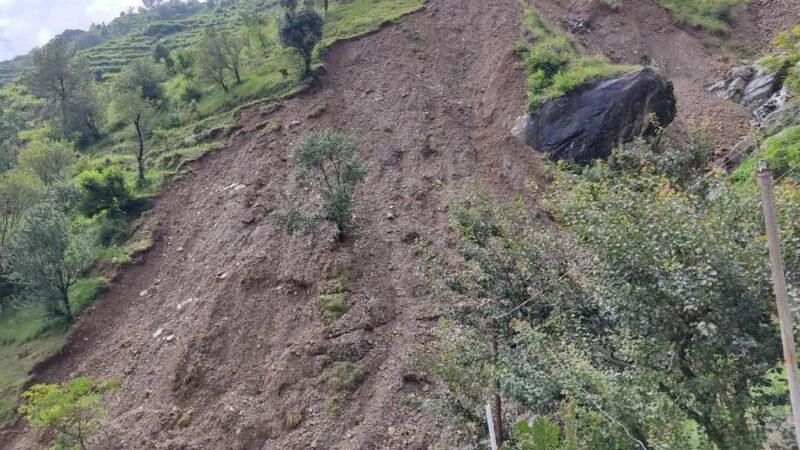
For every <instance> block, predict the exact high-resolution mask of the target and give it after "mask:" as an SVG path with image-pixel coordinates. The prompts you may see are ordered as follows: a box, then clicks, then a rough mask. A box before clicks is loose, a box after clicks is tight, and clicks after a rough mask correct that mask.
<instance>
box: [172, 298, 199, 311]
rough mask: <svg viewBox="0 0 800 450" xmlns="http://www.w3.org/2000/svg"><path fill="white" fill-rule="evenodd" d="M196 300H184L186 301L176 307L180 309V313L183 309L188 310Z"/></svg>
mask: <svg viewBox="0 0 800 450" xmlns="http://www.w3.org/2000/svg"><path fill="white" fill-rule="evenodd" d="M194 300H195V299H193V298H190V299H187V300H184V301H182V302H180V303H178V306H176V308H177V309H178V311H181V310H182V309H183V308H186V307H187V306H189V304H191V303H192V302H194Z"/></svg>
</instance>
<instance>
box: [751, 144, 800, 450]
mask: <svg viewBox="0 0 800 450" xmlns="http://www.w3.org/2000/svg"><path fill="white" fill-rule="evenodd" d="M758 183H759V185H761V197H762V203H763V208H764V223H765V225H766V228H767V241H768V243H769V257H770V262H771V263H772V285H773V288H774V290H775V301H776V302H777V304H778V321H779V323H780V327H781V340H782V341H783V359H784V360H785V361H786V378H787V380H788V381H789V397H790V399H791V401H792V418H793V420H794V432H795V440H796V441H797V445H798V447H800V383H798V377H797V354H796V352H795V348H794V328H793V326H792V316H791V312H790V311H789V301H788V296H787V294H786V278H785V275H784V273H783V255H782V254H781V240H780V234H779V231H778V223H777V219H776V216H775V201H774V199H773V197H772V174H771V173H770V171H769V168H768V167H767V162H766V160H764V159H762V160H760V161H759V162H758Z"/></svg>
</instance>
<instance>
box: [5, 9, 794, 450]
mask: <svg viewBox="0 0 800 450" xmlns="http://www.w3.org/2000/svg"><path fill="white" fill-rule="evenodd" d="M563 3H565V2H559V1H556V0H553V1H549V0H534V1H532V4H533V5H535V6H536V7H537V8H538V9H539V10H540V11H542V12H543V13H544V14H545V16H546V17H547V18H548V19H549V20H550V21H551V23H554V24H557V25H559V24H563V25H565V28H566V29H567V30H568V29H569V23H570V21H572V20H573V19H574V18H575V17H577V16H580V17H585V18H586V21H587V22H589V23H591V27H589V28H588V29H586V30H583V31H581V32H577V31H576V34H575V36H576V38H577V40H578V41H579V42H581V43H582V44H583V45H585V46H586V48H587V49H588V50H590V51H594V52H602V53H604V54H606V55H607V56H608V57H609V58H610V59H612V60H615V61H621V62H626V63H633V64H646V65H649V64H652V65H654V66H656V67H657V68H659V69H661V70H662V71H663V72H664V74H665V75H666V76H667V77H668V78H670V79H671V80H672V81H673V82H674V84H675V90H676V97H677V99H678V119H677V122H676V123H675V124H674V125H672V127H671V128H670V130H671V132H674V133H675V134H677V135H680V134H682V133H683V134H685V133H688V132H689V131H691V129H693V128H695V127H709V128H710V130H711V134H712V136H713V138H714V139H715V140H716V141H717V142H718V144H719V146H720V147H730V146H732V145H733V144H735V143H736V142H737V141H738V139H739V138H740V137H741V136H743V135H746V134H747V133H748V132H749V127H750V120H751V118H750V115H749V113H748V112H747V111H745V110H744V109H743V108H741V107H739V106H738V105H736V104H734V103H732V102H727V101H724V100H721V99H718V98H715V97H713V96H711V95H710V94H708V93H706V92H705V91H704V86H705V85H706V84H707V83H709V82H710V81H713V80H715V79H716V78H718V77H720V76H721V74H722V73H724V72H725V71H726V70H727V69H728V64H727V63H726V61H724V60H722V59H720V58H718V57H717V56H716V55H714V54H713V53H712V52H711V51H709V50H708V49H707V48H706V47H705V46H704V45H703V43H702V42H701V40H700V38H699V37H698V36H697V35H696V34H697V33H691V32H688V31H685V30H682V29H680V28H676V27H675V25H673V23H672V20H671V19H670V17H669V16H668V15H667V14H666V13H665V12H664V11H663V10H661V9H660V8H657V7H655V6H654V5H652V4H651V3H650V2H648V1H645V0H636V1H633V0H632V1H630V2H627V3H629V6H628V7H626V8H623V9H621V10H619V11H616V12H614V11H610V10H608V9H606V8H604V7H600V6H598V5H592V6H591V7H586V6H585V5H586V4H587V2H574V3H575V5H572V6H571V7H567V6H565V5H564V4H563ZM778 3H779V2H778ZM772 6H775V7H776V8H778V6H776V5H772ZM780 7H781V8H784V11H785V12H787V13H788V14H795V16H796V12H797V10H796V9H794V8H793V6H792V5H791V4H790V2H786V3H785V5H784V6H780ZM753 8H754V9H753V11H756V12H757V11H759V10H758V6H754V7H753ZM771 11H772V13H771V14H772V16H775V15H776V14H775V13H774V11H775V10H774V9H772V10H771ZM772 16H771V17H772ZM641 17H646V18H647V19H646V20H644V21H643V20H640V18H641ZM759 17H760V16H759ZM787 20H788V19H787ZM521 21H522V10H521V6H520V5H519V4H518V3H517V2H514V1H508V0H482V1H463V0H430V1H429V3H428V5H427V6H426V7H425V8H424V9H423V10H421V11H419V12H417V13H414V14H412V15H410V16H408V17H406V18H405V19H404V20H403V21H402V22H400V23H397V24H394V25H390V26H386V27H384V28H383V29H381V30H380V31H378V32H376V33H374V34H372V35H370V36H367V37H364V38H361V39H357V40H353V41H349V42H345V43H341V44H337V45H335V46H334V47H332V48H331V49H330V50H329V52H328V54H327V56H326V68H325V71H324V73H323V74H321V76H320V78H319V81H318V82H317V83H316V84H315V85H314V86H312V88H310V89H309V90H307V91H306V92H303V93H301V94H299V95H297V96H295V97H293V98H290V99H286V100H284V101H282V102H280V103H279V104H278V106H277V107H272V106H270V105H269V104H261V105H255V106H252V107H249V108H247V109H245V110H243V111H242V112H241V114H239V116H238V118H237V120H238V123H237V131H236V132H235V133H234V134H233V135H232V136H231V137H230V138H229V140H228V141H227V143H226V146H225V149H223V150H220V151H217V152H214V153H212V154H209V155H207V156H205V157H204V158H202V159H201V160H199V161H198V162H196V163H194V164H192V165H191V166H190V167H189V168H188V169H187V170H186V171H185V173H184V174H183V175H182V176H181V177H180V178H179V179H178V180H176V181H174V182H173V183H172V184H171V186H170V187H168V188H167V189H166V190H165V191H163V192H162V193H161V194H160V195H159V196H158V197H157V200H156V202H155V206H154V208H153V209H152V210H151V211H150V212H149V213H148V214H147V216H146V217H145V218H144V219H143V220H142V223H141V224H140V225H139V227H140V228H142V229H147V230H151V231H152V232H153V233H154V236H155V243H154V246H153V248H152V249H151V250H149V251H148V252H146V253H145V254H144V255H142V256H141V257H140V260H139V261H137V262H136V263H135V264H132V265H129V266H127V267H125V268H124V269H123V270H122V272H121V273H120V275H119V276H118V278H117V279H116V280H115V281H114V282H113V283H112V284H111V286H110V288H109V290H108V291H107V292H106V293H105V294H104V295H103V296H102V297H101V298H100V299H99V300H98V301H97V302H96V303H95V304H94V306H92V307H91V308H90V310H89V311H88V312H87V313H86V315H85V316H84V317H83V318H82V319H81V320H80V322H79V323H78V324H77V325H76V326H75V328H74V329H73V331H72V333H71V336H70V340H69V345H68V346H67V348H66V349H65V350H64V351H63V352H62V353H61V354H60V355H58V356H56V357H54V358H52V359H51V360H49V361H47V362H46V363H45V364H42V365H41V366H40V367H38V368H37V369H36V372H35V374H34V375H35V379H36V380H37V381H58V380H63V379H66V378H70V377H74V376H76V375H89V376H92V377H95V378H98V379H111V378H114V379H118V380H120V382H121V387H120V389H119V390H117V391H116V392H114V393H113V394H112V395H111V396H110V399H109V403H108V417H107V419H106V421H105V423H104V424H103V426H102V427H101V429H100V431H98V432H97V433H96V436H95V439H96V443H97V445H99V446H107V447H108V448H119V447H124V448H165V449H166V448H169V449H181V448H248V449H249V448H263V449H284V448H298V449H299V448H320V449H322V448H337V449H362V448H363V449H371V448H428V447H431V446H435V445H437V444H442V443H443V442H445V441H444V440H443V439H444V436H443V434H442V433H441V430H442V429H444V428H445V425H444V424H443V423H441V422H439V419H438V418H437V417H434V415H433V414H432V413H431V411H430V410H428V409H426V408H424V407H422V406H420V405H418V404H416V403H414V402H412V401H410V400H409V399H410V395H411V394H419V395H424V394H426V393H429V392H434V391H436V390H437V389H438V387H437V385H436V384H435V383H434V380H430V379H427V378H425V377H424V376H422V375H421V374H420V373H419V372H418V371H417V370H416V369H415V355H416V354H417V352H418V349H419V348H420V347H422V348H425V347H426V346H430V345H432V343H433V341H434V329H435V327H436V322H437V320H438V318H439V316H440V312H439V306H440V299H439V298H437V297H435V296H433V295H432V294H430V293H429V289H428V286H427V284H426V282H425V280H424V276H423V268H422V267H421V266H422V261H421V258H420V255H419V254H418V252H417V249H416V248H415V247H414V246H413V245H412V244H413V243H414V241H415V240H416V239H417V238H423V239H426V240H430V241H432V242H433V243H434V244H435V245H437V246H439V247H442V248H447V247H451V248H452V247H453V246H454V241H453V239H454V236H453V234H452V233H451V232H450V230H449V229H448V218H447V215H446V211H445V207H444V204H445V200H446V197H447V195H449V194H450V193H453V194H454V195H455V196H460V195H462V194H463V193H464V192H466V191H467V190H468V189H470V188H473V187H479V188H487V189H488V190H489V191H490V192H491V193H492V194H493V195H494V196H495V197H496V198H505V199H511V198H515V197H521V198H523V199H524V201H525V202H526V204H527V205H528V206H530V207H532V208H535V206H536V202H537V200H538V197H537V193H536V192H537V190H536V189H532V188H531V187H532V186H540V187H543V186H544V185H545V184H546V180H545V177H544V174H543V168H542V163H541V161H540V159H539V156H537V155H536V154H535V152H533V151H532V150H531V149H529V148H527V147H525V146H523V145H522V144H520V143H519V142H518V141H517V140H515V139H514V138H512V136H511V135H510V133H509V128H510V125H511V123H512V122H513V121H514V119H515V118H516V117H518V116H519V115H520V114H521V113H522V112H523V111H524V110H525V98H524V91H525V87H524V83H525V75H524V73H523V69H522V67H521V64H520V62H519V61H518V60H517V58H516V57H515V56H514V55H513V54H512V53H511V49H512V47H513V45H514V43H515V42H517V41H518V40H519V39H521V38H522V37H523V36H522V24H521ZM573 23H574V22H573ZM621 30H622V31H621ZM568 31H569V30H568ZM573 31H575V30H573ZM769 37H770V36H763V37H761V38H760V39H761V40H760V41H759V42H760V43H762V44H763V43H764V42H766V41H767V39H768V38H769ZM764 45H765V44H764ZM326 128H336V129H341V130H344V131H347V132H348V133H350V134H352V135H353V136H355V137H356V138H357V139H358V141H359V144H360V148H361V155H362V157H363V159H364V161H365V162H366V165H367V169H368V175H367V179H366V182H365V183H364V185H363V186H362V187H360V189H359V195H358V199H357V201H356V204H355V214H354V215H355V221H354V223H355V227H354V232H353V235H352V237H351V238H350V239H348V241H347V242H345V243H343V244H340V243H337V242H335V240H334V239H333V230H332V228H326V227H323V228H322V229H320V230H319V231H318V232H316V233H315V234H314V235H312V236H303V235H299V234H296V235H292V236H289V235H287V234H286V233H285V232H284V231H283V230H281V229H280V228H279V227H278V225H277V224H276V223H275V222H274V221H273V220H271V219H270V217H269V215H268V214H269V213H270V212H272V211H274V210H278V209H281V208H284V207H286V206H290V205H304V204H309V203H314V202H316V201H317V199H316V198H315V196H314V194H313V190H312V189H310V188H309V185H307V184H303V183H299V182H297V181H296V180H295V177H294V173H293V172H294V166H293V161H292V152H291V149H292V146H293V144H294V143H296V142H297V140H298V139H299V138H300V137H301V136H303V135H304V134H306V133H308V132H311V131H314V130H321V129H326ZM334 282H341V283H342V284H343V285H344V286H345V287H344V290H345V292H346V298H347V303H348V310H347V312H346V313H345V314H344V316H343V317H342V318H341V319H339V320H337V321H335V322H334V323H332V324H331V325H326V323H325V322H324V321H323V320H322V314H321V308H320V305H319V301H318V297H319V295H320V294H323V293H325V292H326V290H327V289H328V288H329V286H330V284H331V283H334ZM182 418H188V419H186V420H181V419H182ZM179 422H180V425H179ZM0 439H1V440H2V442H3V447H4V448H20V449H24V448H33V447H35V445H36V439H37V436H36V433H35V432H33V431H31V430H30V429H28V428H26V426H25V424H24V422H23V421H22V420H20V421H18V422H17V423H16V425H15V426H14V427H13V428H11V429H9V430H8V431H7V432H5V434H3V435H2V437H0ZM442 445H443V444H442ZM101 448H105V447H101Z"/></svg>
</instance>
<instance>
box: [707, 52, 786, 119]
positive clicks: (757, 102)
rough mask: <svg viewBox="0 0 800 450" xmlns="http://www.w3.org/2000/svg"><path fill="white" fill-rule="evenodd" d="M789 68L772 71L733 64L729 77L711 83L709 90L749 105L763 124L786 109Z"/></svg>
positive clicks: (754, 115) (721, 96) (745, 105)
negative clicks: (775, 113) (787, 73)
mask: <svg viewBox="0 0 800 450" xmlns="http://www.w3.org/2000/svg"><path fill="white" fill-rule="evenodd" d="M785 75H786V73H785V70H781V71H777V72H772V71H769V70H767V69H765V68H762V67H756V66H751V65H741V66H736V67H733V68H731V72H730V74H729V76H728V78H727V79H725V80H722V81H718V82H716V83H714V84H711V85H708V86H707V87H706V90H707V91H708V92H710V93H713V94H715V95H716V96H718V97H720V98H723V99H725V100H731V101H734V102H736V103H739V104H741V105H742V106H744V107H746V108H748V109H749V110H750V111H751V112H752V113H753V117H754V118H755V121H756V122H757V123H758V124H759V125H761V124H763V123H764V122H765V121H766V120H767V117H769V116H770V115H771V114H772V113H774V112H776V111H778V110H780V109H782V108H783V107H784V105H785V104H786V99H787V98H788V91H787V90H786V88H785V87H783V86H782V84H783V78H784V76H785Z"/></svg>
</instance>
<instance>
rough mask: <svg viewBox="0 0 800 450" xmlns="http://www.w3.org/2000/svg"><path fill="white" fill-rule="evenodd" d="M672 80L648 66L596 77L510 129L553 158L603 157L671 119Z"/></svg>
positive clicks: (673, 109) (673, 101)
mask: <svg viewBox="0 0 800 450" xmlns="http://www.w3.org/2000/svg"><path fill="white" fill-rule="evenodd" d="M675 114H676V101H675V96H674V93H673V86H672V83H671V82H670V81H668V80H666V79H665V78H664V77H663V76H661V75H659V74H657V73H656V72H654V71H653V70H651V69H649V68H641V69H637V70H634V71H632V72H629V73H626V74H623V75H620V76H616V77H614V78H607V79H603V80H599V81H595V82H592V83H590V84H587V85H586V86H583V87H581V88H578V89H576V90H574V91H571V92H568V93H567V94H565V95H563V96H562V97H559V98H557V99H555V100H552V101H550V102H547V103H545V104H544V105H542V106H541V107H540V108H539V109H538V110H537V111H536V112H534V113H532V114H530V115H527V116H524V117H521V118H520V119H519V120H518V122H517V123H516V126H515V127H514V130H512V132H513V133H514V134H515V135H517V136H518V137H519V138H520V139H522V140H524V142H525V143H526V144H527V145H529V146H531V147H533V148H535V149H536V150H539V151H541V152H544V153H547V154H549V155H550V156H551V157H553V158H555V159H566V160H574V161H577V162H588V161H590V160H592V159H595V158H605V157H608V156H609V155H610V154H611V150H612V149H613V148H614V147H615V146H617V145H619V144H620V143H626V142H630V141H632V140H634V139H635V138H637V137H640V136H647V135H651V134H653V133H655V132H656V130H657V129H658V126H666V125H668V124H670V123H671V122H672V120H673V119H674V118H675Z"/></svg>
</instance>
